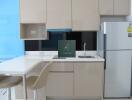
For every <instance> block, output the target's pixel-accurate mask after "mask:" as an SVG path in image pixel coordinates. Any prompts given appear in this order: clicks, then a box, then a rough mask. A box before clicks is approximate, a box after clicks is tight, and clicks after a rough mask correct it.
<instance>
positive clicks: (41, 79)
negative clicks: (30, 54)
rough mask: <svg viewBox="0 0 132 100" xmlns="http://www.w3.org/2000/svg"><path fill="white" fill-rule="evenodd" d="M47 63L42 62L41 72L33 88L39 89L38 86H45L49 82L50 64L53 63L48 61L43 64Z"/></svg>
mask: <svg viewBox="0 0 132 100" xmlns="http://www.w3.org/2000/svg"><path fill="white" fill-rule="evenodd" d="M43 64H45V63H42V66H43V68H42V70H41V72H40V75H39V77H38V78H37V79H36V81H35V83H34V85H33V88H34V89H38V88H42V87H44V86H46V83H47V77H48V72H49V66H51V65H52V64H53V62H52V61H50V62H47V63H46V65H43Z"/></svg>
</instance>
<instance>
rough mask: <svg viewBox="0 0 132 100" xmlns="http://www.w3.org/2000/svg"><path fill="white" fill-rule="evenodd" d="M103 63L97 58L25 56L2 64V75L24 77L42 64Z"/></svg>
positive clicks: (0, 68) (0, 66)
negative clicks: (51, 62) (52, 62)
mask: <svg viewBox="0 0 132 100" xmlns="http://www.w3.org/2000/svg"><path fill="white" fill-rule="evenodd" d="M42 61H43V62H49V61H54V62H96V61H97V62H103V61H104V59H103V58H101V57H99V56H97V57H96V58H77V57H75V58H66V59H53V56H50V57H49V56H31V55H25V56H21V57H16V58H14V59H11V60H7V61H4V62H2V63H0V74H4V75H24V74H27V73H28V72H29V71H31V70H32V69H33V68H34V67H35V66H36V65H37V64H38V63H40V62H42Z"/></svg>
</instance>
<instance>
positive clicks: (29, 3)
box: [20, 0, 46, 23]
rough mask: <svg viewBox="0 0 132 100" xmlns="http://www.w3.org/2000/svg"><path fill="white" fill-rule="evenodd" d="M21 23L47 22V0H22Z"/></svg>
mask: <svg viewBox="0 0 132 100" xmlns="http://www.w3.org/2000/svg"><path fill="white" fill-rule="evenodd" d="M20 18H21V19H20V21H21V23H45V22H46V0H20Z"/></svg>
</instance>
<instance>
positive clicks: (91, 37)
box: [25, 31, 97, 51]
mask: <svg viewBox="0 0 132 100" xmlns="http://www.w3.org/2000/svg"><path fill="white" fill-rule="evenodd" d="M58 40H76V50H83V43H84V42H86V44H87V45H86V50H96V46H97V43H96V42H97V32H75V31H74V32H55V33H54V32H49V40H25V51H55V50H57V49H58Z"/></svg>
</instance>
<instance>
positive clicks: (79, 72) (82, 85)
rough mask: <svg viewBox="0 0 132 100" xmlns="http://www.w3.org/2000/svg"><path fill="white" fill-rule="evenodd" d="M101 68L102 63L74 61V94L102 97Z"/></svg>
mask: <svg viewBox="0 0 132 100" xmlns="http://www.w3.org/2000/svg"><path fill="white" fill-rule="evenodd" d="M103 69H104V67H103V63H97V62H93V63H75V64H74V73H75V75H74V78H75V79H74V84H75V85H74V93H75V96H80V97H82V96H85V97H102V94H103V74H104V72H103Z"/></svg>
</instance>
